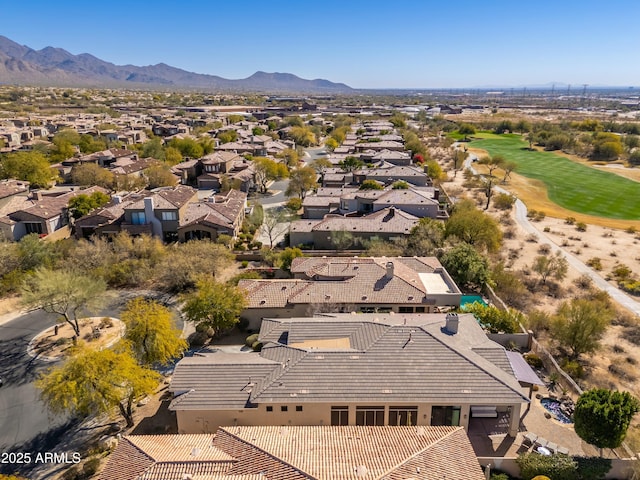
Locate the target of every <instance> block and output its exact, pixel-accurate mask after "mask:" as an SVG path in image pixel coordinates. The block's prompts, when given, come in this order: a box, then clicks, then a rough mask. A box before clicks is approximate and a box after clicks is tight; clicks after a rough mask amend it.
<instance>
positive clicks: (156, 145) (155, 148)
mask: <svg viewBox="0 0 640 480" xmlns="http://www.w3.org/2000/svg"><path fill="white" fill-rule="evenodd" d="M140 156H141V158H155V159H157V160H164V159H165V153H164V148H163V147H162V139H161V138H160V137H153V138H151V139H150V140H148V141H146V142H145V143H144V145H142V153H141V155H140Z"/></svg>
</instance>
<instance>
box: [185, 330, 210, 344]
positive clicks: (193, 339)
mask: <svg viewBox="0 0 640 480" xmlns="http://www.w3.org/2000/svg"><path fill="white" fill-rule="evenodd" d="M207 340H209V336H208V335H207V334H206V333H205V332H193V333H192V334H191V335H189V338H187V341H188V342H189V347H202V346H203V345H204V344H205V343H207Z"/></svg>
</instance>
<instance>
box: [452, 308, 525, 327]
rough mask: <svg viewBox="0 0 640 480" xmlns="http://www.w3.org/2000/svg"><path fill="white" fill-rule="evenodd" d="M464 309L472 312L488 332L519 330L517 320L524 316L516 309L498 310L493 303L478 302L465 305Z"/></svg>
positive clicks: (519, 320)
mask: <svg viewBox="0 0 640 480" xmlns="http://www.w3.org/2000/svg"><path fill="white" fill-rule="evenodd" d="M465 311H466V312H468V313H473V315H474V316H475V317H476V318H477V319H478V322H480V325H482V327H483V328H485V329H486V330H488V331H489V332H490V333H515V332H517V331H518V330H519V327H520V325H519V322H521V321H522V319H523V318H524V317H523V315H522V313H520V312H518V311H517V310H513V309H509V310H500V309H499V308H498V307H495V306H494V305H483V304H482V303H480V302H474V303H472V304H471V305H466V306H465Z"/></svg>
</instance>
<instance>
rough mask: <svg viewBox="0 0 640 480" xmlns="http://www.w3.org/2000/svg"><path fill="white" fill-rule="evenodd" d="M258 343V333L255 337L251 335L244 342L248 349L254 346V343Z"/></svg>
mask: <svg viewBox="0 0 640 480" xmlns="http://www.w3.org/2000/svg"><path fill="white" fill-rule="evenodd" d="M257 341H258V334H257V333H254V334H253V335H249V336H248V337H247V339H246V340H245V341H244V344H245V345H246V346H247V347H250V346H252V345H253V344H254V343H256V342H257Z"/></svg>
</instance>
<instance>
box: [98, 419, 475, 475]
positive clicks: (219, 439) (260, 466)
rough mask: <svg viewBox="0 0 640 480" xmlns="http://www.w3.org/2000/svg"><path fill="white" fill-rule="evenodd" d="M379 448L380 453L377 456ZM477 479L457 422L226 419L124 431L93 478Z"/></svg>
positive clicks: (471, 450) (470, 455) (469, 447)
mask: <svg viewBox="0 0 640 480" xmlns="http://www.w3.org/2000/svg"><path fill="white" fill-rule="evenodd" d="M381 452H384V454H383V455H381ZM354 477H355V478H368V479H372V480H376V479H380V480H383V479H385V480H406V479H409V478H433V479H441V478H446V479H447V480H482V479H484V474H483V473H482V469H481V467H480V465H479V463H478V461H477V459H476V457H475V455H474V452H473V448H472V446H471V443H470V442H469V439H468V437H467V436H466V434H465V432H464V430H463V429H462V428H459V427H408V426H405V427H355V426H351V427H332V426H307V427H294V426H282V427H281V426H278V427H274V426H256V427H245V426H242V427H240V426H226V427H220V428H219V429H218V430H217V432H216V434H215V435H211V434H192V435H129V436H126V437H123V438H122V440H121V441H120V443H119V445H118V446H117V448H116V449H115V451H114V452H113V453H112V454H111V456H110V457H109V460H108V463H107V465H106V467H105V469H104V470H103V471H102V472H101V473H100V476H99V478H100V480H156V479H157V480H160V479H162V480H185V479H193V480H195V479H203V480H204V479H206V480H260V479H263V480H264V479H267V478H268V479H270V480H345V479H348V478H354Z"/></svg>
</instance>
